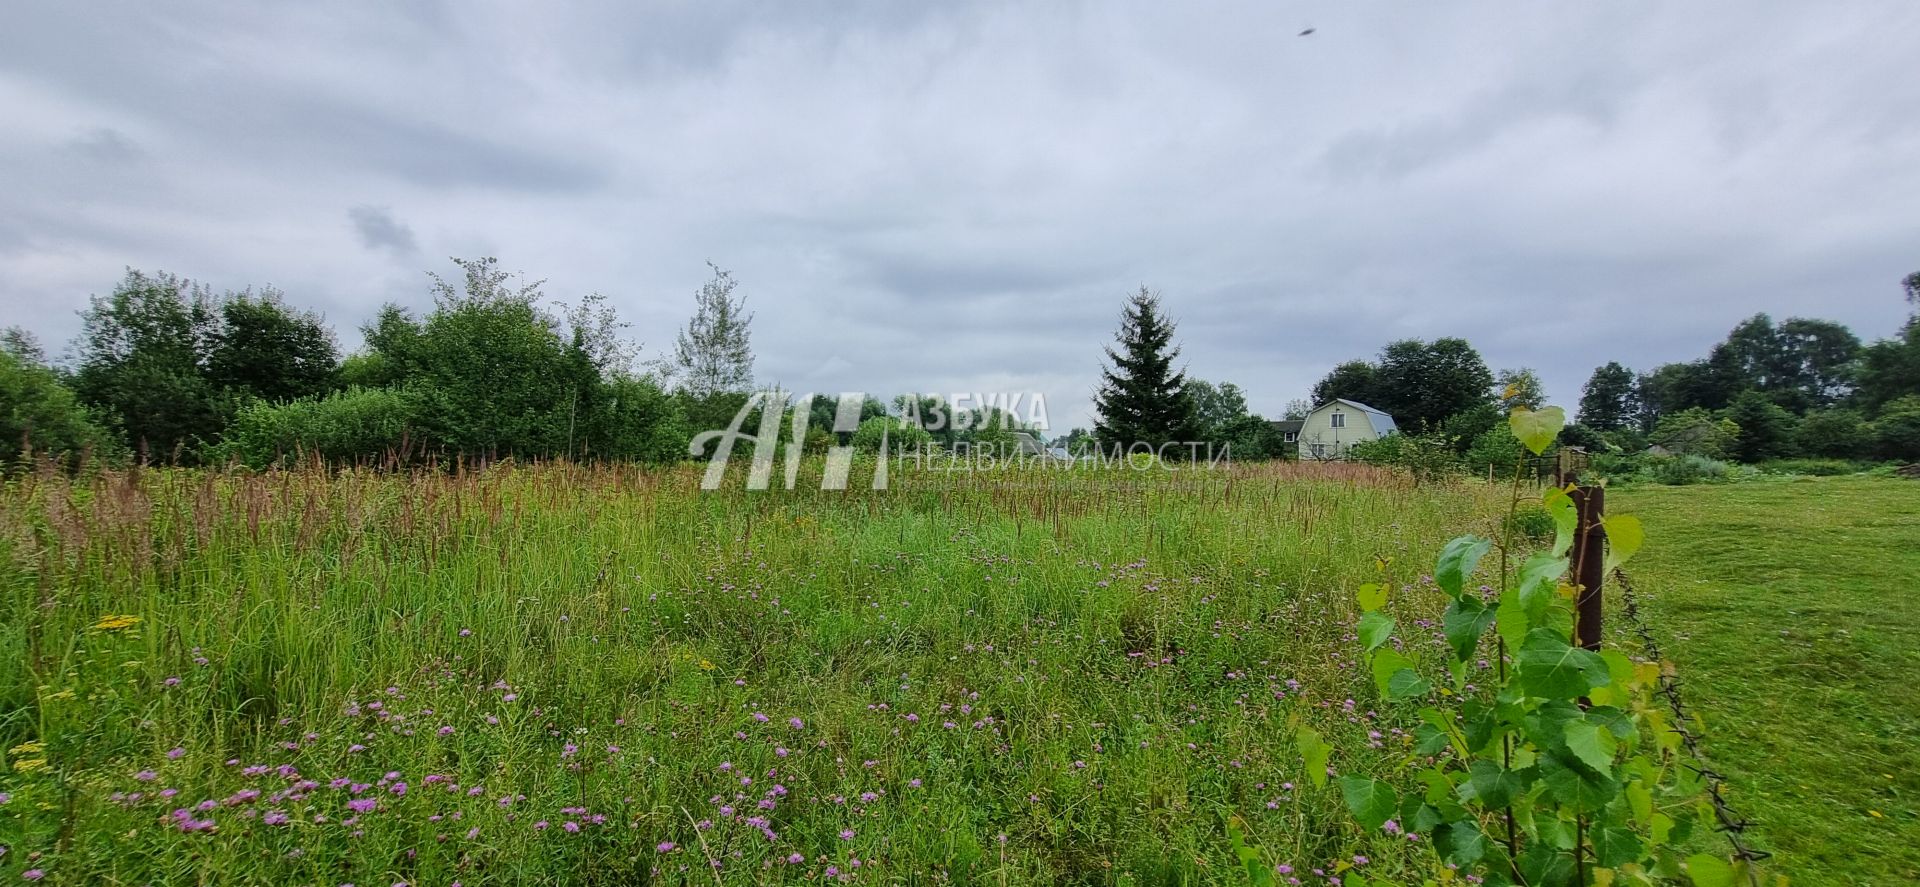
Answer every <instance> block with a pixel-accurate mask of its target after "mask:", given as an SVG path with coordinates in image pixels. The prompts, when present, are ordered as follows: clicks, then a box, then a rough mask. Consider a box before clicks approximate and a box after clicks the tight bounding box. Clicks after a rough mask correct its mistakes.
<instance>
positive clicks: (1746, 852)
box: [1613, 567, 1773, 887]
mask: <svg viewBox="0 0 1920 887" xmlns="http://www.w3.org/2000/svg"><path fill="white" fill-rule="evenodd" d="M1613 578H1614V582H1615V583H1617V584H1618V585H1619V587H1620V600H1621V602H1622V603H1623V604H1624V607H1623V610H1624V613H1625V615H1626V617H1627V621H1628V622H1629V623H1632V625H1633V630H1634V633H1635V634H1638V635H1639V636H1640V645H1641V646H1642V647H1643V648H1645V652H1646V656H1647V659H1648V660H1650V661H1652V662H1654V663H1655V664H1658V665H1660V695H1662V696H1665V697H1666V699H1667V707H1668V708H1671V709H1672V710H1673V732H1674V733H1675V734H1677V735H1679V737H1680V742H1681V744H1682V745H1684V746H1686V749H1687V753H1688V754H1690V755H1692V756H1693V760H1692V761H1691V762H1690V763H1688V764H1687V766H1688V767H1691V768H1692V769H1693V771H1694V772H1695V773H1698V774H1700V778H1701V779H1703V780H1705V781H1706V783H1707V799H1708V801H1709V802H1711V803H1712V805H1713V815H1714V818H1715V819H1716V820H1718V821H1719V825H1718V826H1717V828H1718V830H1719V831H1720V832H1721V833H1722V834H1725V835H1726V836H1727V843H1729V844H1732V845H1733V858H1734V859H1737V860H1741V861H1743V862H1745V863H1747V865H1746V870H1747V881H1748V883H1750V884H1752V885H1753V887H1760V870H1759V867H1758V866H1757V865H1755V863H1758V862H1760V861H1762V860H1765V859H1769V858H1771V857H1772V856H1773V854H1771V853H1768V852H1767V851H1765V850H1761V849H1758V848H1756V847H1750V846H1747V843H1746V841H1745V838H1744V836H1745V834H1746V832H1747V829H1749V828H1751V827H1752V826H1753V822H1752V821H1750V820H1748V819H1747V818H1746V817H1744V816H1741V815H1740V814H1739V813H1737V812H1735V811H1734V809H1733V807H1732V806H1731V805H1729V804H1728V803H1727V799H1726V795H1725V787H1726V777H1724V776H1722V775H1721V774H1720V773H1719V772H1718V771H1715V770H1714V769H1713V768H1712V767H1710V766H1708V765H1707V757H1706V754H1705V753H1703V752H1702V751H1701V750H1700V738H1699V737H1698V736H1697V735H1695V734H1694V732H1693V730H1692V729H1690V728H1689V727H1688V726H1687V725H1688V724H1690V723H1692V720H1693V719H1692V717H1691V716H1690V715H1688V714H1687V710H1686V706H1685V705H1684V704H1683V703H1682V702H1681V701H1680V678H1679V677H1678V676H1677V675H1676V674H1674V672H1673V671H1672V670H1671V669H1669V668H1667V667H1666V664H1665V663H1666V657H1665V656H1663V655H1662V654H1661V652H1660V643H1659V642H1658V641H1656V640H1654V637H1653V630H1652V629H1651V628H1649V627H1648V626H1647V622H1646V620H1645V619H1643V618H1642V617H1641V615H1640V599H1639V596H1638V595H1636V594H1635V593H1634V590H1633V582H1632V581H1631V580H1629V579H1628V578H1627V573H1626V571H1625V570H1622V569H1620V568H1619V567H1615V568H1614V569H1613Z"/></svg>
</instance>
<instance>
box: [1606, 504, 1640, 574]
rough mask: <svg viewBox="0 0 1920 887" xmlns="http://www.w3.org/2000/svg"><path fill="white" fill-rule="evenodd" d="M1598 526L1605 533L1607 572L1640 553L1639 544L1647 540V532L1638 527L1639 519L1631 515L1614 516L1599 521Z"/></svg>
mask: <svg viewBox="0 0 1920 887" xmlns="http://www.w3.org/2000/svg"><path fill="white" fill-rule="evenodd" d="M1600 526H1601V527H1603V528H1605V529H1606V531H1607V570H1609V571H1611V570H1613V568H1614V567H1617V566H1620V565H1621V564H1624V563H1626V562H1627V561H1628V559H1630V558H1632V557H1633V556H1634V554H1635V553H1637V552H1639V551H1640V543H1642V542H1645V541H1646V539H1647V532H1646V530H1644V529H1641V527H1640V519H1639V518H1637V517H1634V516H1633V515H1631V514H1615V515H1609V516H1607V517H1603V518H1601V519H1600Z"/></svg>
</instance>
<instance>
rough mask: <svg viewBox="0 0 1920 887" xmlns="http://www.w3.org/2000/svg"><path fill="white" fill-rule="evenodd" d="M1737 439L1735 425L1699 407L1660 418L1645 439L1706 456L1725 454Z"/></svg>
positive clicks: (1737, 429)
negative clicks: (1651, 432)
mask: <svg viewBox="0 0 1920 887" xmlns="http://www.w3.org/2000/svg"><path fill="white" fill-rule="evenodd" d="M1739 438H1740V426H1739V425H1736V424H1734V423H1733V422H1730V421H1727V420H1726V419H1716V418H1714V416H1713V414H1712V413H1709V412H1707V411H1706V410H1703V409H1700V408H1699V407H1693V408H1690V409H1685V410H1681V411H1680V412H1677V413H1673V414H1671V415H1667V416H1662V417H1660V422H1659V424H1657V425H1655V426H1654V429H1653V434H1651V435H1648V440H1650V441H1651V442H1652V443H1654V444H1655V445H1657V446H1659V447H1660V448H1661V449H1664V450H1666V451H1668V452H1670V453H1680V454H1683V455H1694V456H1705V457H1707V458H1709V459H1719V458H1722V457H1725V456H1726V455H1727V453H1729V452H1731V451H1732V450H1733V446H1734V443H1735V442H1736V441H1738V440H1739Z"/></svg>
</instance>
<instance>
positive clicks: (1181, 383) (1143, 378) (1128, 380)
mask: <svg viewBox="0 0 1920 887" xmlns="http://www.w3.org/2000/svg"><path fill="white" fill-rule="evenodd" d="M1179 356H1180V349H1179V348H1176V347H1173V322H1172V321H1170V320H1168V319H1167V318H1166V316H1165V315H1163V314H1161V312H1160V297H1159V296H1157V295H1155V294H1154V293H1152V292H1150V291H1149V290H1148V289H1147V288H1146V287H1144V286H1143V287H1141V288H1140V291H1139V292H1138V293H1135V294H1134V295H1133V296H1132V297H1131V298H1129V299H1128V300H1127V307H1126V310H1125V311H1123V312H1122V313H1121V315H1120V334H1119V350H1117V351H1116V350H1115V349H1114V348H1111V347H1109V348H1108V349H1107V360H1108V362H1109V363H1110V364H1111V366H1108V367H1104V368H1103V369H1102V372H1101V384H1100V392H1099V394H1097V395H1096V396H1095V398H1094V408H1095V410H1097V411H1098V413H1099V417H1100V418H1099V421H1098V422H1097V423H1096V424H1095V426H1094V436H1095V437H1097V438H1099V440H1100V442H1101V443H1102V444H1104V445H1106V446H1109V447H1111V446H1114V445H1116V444H1117V445H1119V446H1121V447H1132V446H1134V445H1136V444H1146V445H1148V446H1151V447H1153V448H1155V449H1156V450H1157V449H1159V447H1160V446H1161V445H1162V444H1167V443H1184V442H1186V441H1191V440H1195V439H1196V437H1197V435H1196V432H1195V429H1194V427H1193V426H1194V410H1193V396H1192V394H1191V393H1190V392H1189V391H1188V390H1187V377H1186V374H1185V373H1183V372H1176V371H1175V370H1174V369H1173V360H1174V358H1176V357H1179ZM1180 452H1181V453H1182V454H1184V453H1186V450H1185V449H1184V448H1183V449H1181V450H1180ZM1173 455H1174V453H1173V451H1172V450H1169V451H1168V452H1167V456H1168V457H1169V458H1171V457H1172V456H1173Z"/></svg>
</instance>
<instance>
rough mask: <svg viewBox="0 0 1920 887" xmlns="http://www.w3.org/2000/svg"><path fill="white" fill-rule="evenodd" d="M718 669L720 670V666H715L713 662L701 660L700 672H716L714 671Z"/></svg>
mask: <svg viewBox="0 0 1920 887" xmlns="http://www.w3.org/2000/svg"><path fill="white" fill-rule="evenodd" d="M716 668H719V666H717V665H714V664H713V662H712V661H711V660H707V659H702V660H700V670H701V671H712V670H714V669H716Z"/></svg>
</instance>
